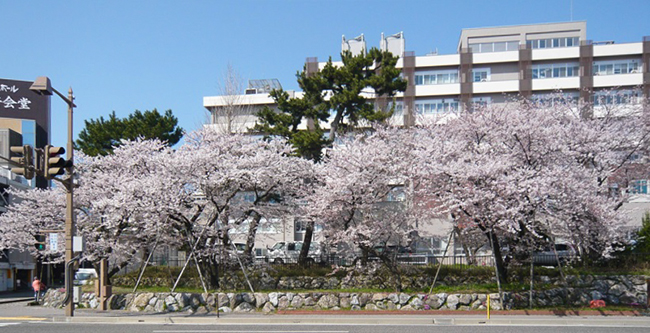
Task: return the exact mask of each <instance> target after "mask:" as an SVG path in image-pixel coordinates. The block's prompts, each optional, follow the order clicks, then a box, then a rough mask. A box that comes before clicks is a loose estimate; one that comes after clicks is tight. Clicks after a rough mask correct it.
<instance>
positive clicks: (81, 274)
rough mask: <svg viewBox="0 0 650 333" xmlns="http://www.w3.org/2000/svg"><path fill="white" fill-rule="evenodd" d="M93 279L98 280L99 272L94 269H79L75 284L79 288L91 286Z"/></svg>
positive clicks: (75, 276)
mask: <svg viewBox="0 0 650 333" xmlns="http://www.w3.org/2000/svg"><path fill="white" fill-rule="evenodd" d="M93 279H97V271H95V269H94V268H79V270H77V273H75V275H74V284H75V285H77V286H80V285H86V284H90V281H91V280H93Z"/></svg>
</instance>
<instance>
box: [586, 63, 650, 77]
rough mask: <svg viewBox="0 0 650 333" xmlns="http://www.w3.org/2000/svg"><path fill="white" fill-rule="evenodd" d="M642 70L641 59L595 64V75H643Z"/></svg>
mask: <svg viewBox="0 0 650 333" xmlns="http://www.w3.org/2000/svg"><path fill="white" fill-rule="evenodd" d="M641 70H642V66H641V64H640V63H639V59H625V60H617V61H595V62H594V75H614V74H631V73H641Z"/></svg>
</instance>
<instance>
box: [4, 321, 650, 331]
mask: <svg viewBox="0 0 650 333" xmlns="http://www.w3.org/2000/svg"><path fill="white" fill-rule="evenodd" d="M91 331H92V332H93V333H104V332H106V333H108V332H136V333H137V332H142V333H144V332H147V333H191V332H197V333H199V332H201V333H239V332H249V333H299V332H313V333H353V332H354V333H394V332H404V333H406V332H408V333H420V332H422V333H424V332H427V333H431V332H434V333H435V332H445V333H456V332H458V333H460V332H472V333H515V332H517V333H519V332H522V333H527V332H531V333H532V332H537V333H559V332H575V333H610V332H614V331H615V332H617V333H619V332H621V333H642V332H643V333H647V332H648V327H585V326H562V327H557V326H552V327H548V326H547V327H540V326H446V325H372V324H359V325H346V324H337V325H304V324H259V325H246V324H242V325H230V324H228V325H223V324H219V325H214V324H213V325H184V324H158V325H150V324H133V323H131V324H98V323H53V322H0V332H12V333H31V332H48V333H49V332H52V333H57V332H61V333H81V332H91Z"/></svg>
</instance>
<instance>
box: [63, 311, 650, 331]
mask: <svg viewBox="0 0 650 333" xmlns="http://www.w3.org/2000/svg"><path fill="white" fill-rule="evenodd" d="M52 321H53V322H59V323H112V324H116V323H121V324H196V325H207V324H211V325H264V324H266V325H272V324H285V325H286V324H303V325H308V324H313V325H319V324H320V325H400V326H408V325H432V326H524V325H528V326H530V325H535V326H589V327H621V326H625V327H648V328H650V318H649V317H640V316H636V317H629V316H610V317H608V316H565V317H561V316H551V315H537V316H518V315H511V316H498V315H497V317H496V318H495V317H494V316H493V317H492V318H491V319H487V318H485V317H483V316H476V315H469V316H468V315H463V316H448V315H442V316H440V315H421V314H420V315H404V314H402V315H387V314H384V315H378V314H374V315H363V314H357V315H340V316H334V315H317V314H313V313H312V314H310V315H255V314H251V315H237V316H228V315H225V316H222V317H220V318H217V317H216V316H214V315H203V316H199V317H194V316H122V317H120V316H112V317H107V316H105V317H101V316H78V317H54V318H52Z"/></svg>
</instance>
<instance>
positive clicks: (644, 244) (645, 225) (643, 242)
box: [634, 212, 650, 256]
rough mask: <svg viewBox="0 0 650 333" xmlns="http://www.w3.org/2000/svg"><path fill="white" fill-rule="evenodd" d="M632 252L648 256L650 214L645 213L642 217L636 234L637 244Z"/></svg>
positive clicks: (649, 247)
mask: <svg viewBox="0 0 650 333" xmlns="http://www.w3.org/2000/svg"><path fill="white" fill-rule="evenodd" d="M634 251H635V252H636V253H644V254H648V255H649V256H650V212H646V213H645V215H644V216H643V220H642V224H641V229H639V231H638V232H637V243H636V246H635V247H634Z"/></svg>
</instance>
